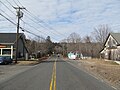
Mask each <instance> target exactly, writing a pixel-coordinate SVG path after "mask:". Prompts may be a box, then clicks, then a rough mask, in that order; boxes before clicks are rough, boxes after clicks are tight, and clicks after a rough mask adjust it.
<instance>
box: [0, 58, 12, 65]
mask: <svg viewBox="0 0 120 90" xmlns="http://www.w3.org/2000/svg"><path fill="white" fill-rule="evenodd" d="M12 62H13V60H12V59H11V57H9V56H0V64H10V63H12Z"/></svg>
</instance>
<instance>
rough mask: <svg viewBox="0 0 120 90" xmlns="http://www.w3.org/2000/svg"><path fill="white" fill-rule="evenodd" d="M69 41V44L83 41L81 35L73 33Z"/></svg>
mask: <svg viewBox="0 0 120 90" xmlns="http://www.w3.org/2000/svg"><path fill="white" fill-rule="evenodd" d="M67 40H68V43H78V42H80V41H81V37H80V35H79V34H77V33H75V32H73V33H71V34H70V35H69V36H68V38H67Z"/></svg>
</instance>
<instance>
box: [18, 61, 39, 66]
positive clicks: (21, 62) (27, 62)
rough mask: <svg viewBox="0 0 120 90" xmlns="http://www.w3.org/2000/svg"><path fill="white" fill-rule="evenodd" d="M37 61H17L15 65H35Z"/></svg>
mask: <svg viewBox="0 0 120 90" xmlns="http://www.w3.org/2000/svg"><path fill="white" fill-rule="evenodd" d="M38 63H39V62H38V61H18V63H17V65H35V64H38Z"/></svg>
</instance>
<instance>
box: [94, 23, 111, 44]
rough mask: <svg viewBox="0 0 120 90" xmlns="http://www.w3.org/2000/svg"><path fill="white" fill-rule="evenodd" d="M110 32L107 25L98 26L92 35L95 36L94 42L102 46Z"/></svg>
mask: <svg viewBox="0 0 120 90" xmlns="http://www.w3.org/2000/svg"><path fill="white" fill-rule="evenodd" d="M110 32H111V29H110V27H108V25H104V24H103V25H99V26H98V27H95V28H94V32H93V34H94V36H95V40H96V41H97V42H99V43H100V44H102V45H103V43H104V42H105V40H106V38H107V36H108V34H109V33H110Z"/></svg>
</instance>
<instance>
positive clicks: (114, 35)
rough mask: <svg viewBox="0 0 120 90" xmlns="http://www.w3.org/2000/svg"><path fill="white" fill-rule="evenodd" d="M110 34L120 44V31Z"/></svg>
mask: <svg viewBox="0 0 120 90" xmlns="http://www.w3.org/2000/svg"><path fill="white" fill-rule="evenodd" d="M110 35H111V36H112V37H113V38H114V39H115V40H116V41H117V42H118V44H120V33H110Z"/></svg>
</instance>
